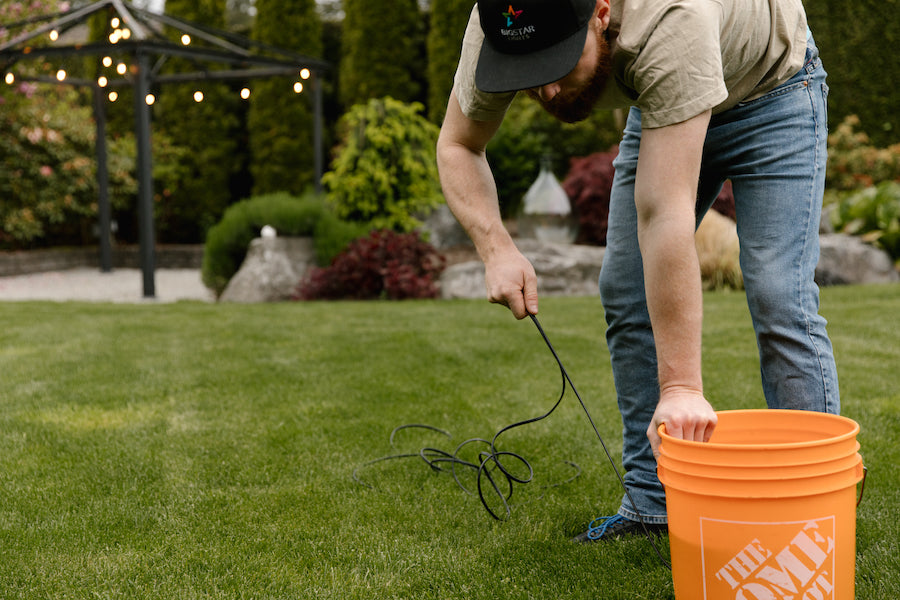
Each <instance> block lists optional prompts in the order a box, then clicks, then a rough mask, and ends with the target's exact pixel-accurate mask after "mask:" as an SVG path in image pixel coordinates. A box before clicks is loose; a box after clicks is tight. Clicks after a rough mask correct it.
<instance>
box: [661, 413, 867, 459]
mask: <svg viewBox="0 0 900 600" xmlns="http://www.w3.org/2000/svg"><path fill="white" fill-rule="evenodd" d="M761 413H765V414H767V415H772V416H774V415H778V416H777V418H782V417H785V418H787V417H791V416H795V417H796V416H797V415H798V414H802V415H803V416H804V417H808V418H813V419H825V420H831V421H838V422H842V423H844V424H846V425H848V426H849V430H848V431H846V432H844V433H841V434H838V435H835V436H832V437H828V438H824V439H820V440H807V441H804V442H780V443H768V444H733V443H731V444H727V443H721V442H695V441H694V440H683V439H679V438H675V437H672V436H671V435H669V434H668V433H666V425H665V423H663V424H661V425H660V426H659V428H658V430H657V431H658V433H659V436H660V437H661V438H662V439H663V441H665V442H667V443H672V444H674V445H680V446H686V447H692V448H701V447H702V448H706V449H709V450H728V451H730V452H759V451H761V450H769V451H771V450H790V449H801V448H815V447H820V446H823V445H827V444H835V443H840V442H843V441H846V440H847V439H849V438H855V437H856V435H857V434H858V433H859V423H857V422H856V421H854V420H853V419H850V418H849V417H845V416H843V415H834V414H831V413H823V412H814V411H806V410H795V409H780V408H779V409H739V410H722V411H716V415H717V416H719V417H722V416H725V417H726V418H729V417H741V416H747V415H759V414H761Z"/></svg>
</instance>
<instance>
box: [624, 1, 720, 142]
mask: <svg viewBox="0 0 900 600" xmlns="http://www.w3.org/2000/svg"><path fill="white" fill-rule="evenodd" d="M703 4H705V5H706V6H705V7H701V6H699V5H703ZM710 6H713V7H715V6H716V3H714V2H709V3H703V2H674V3H672V4H671V5H669V6H668V8H667V9H666V10H665V11H664V12H662V13H660V14H659V15H658V19H657V20H656V21H655V23H650V24H645V27H643V28H642V29H643V31H644V32H645V37H644V39H641V40H640V44H639V45H635V46H634V50H633V52H632V53H628V52H625V53H623V55H622V56H621V57H620V58H619V61H617V62H619V64H618V65H617V67H618V69H619V73H620V74H621V75H620V77H622V83H623V84H624V85H625V87H627V88H628V89H631V90H633V91H634V94H635V98H634V101H635V104H636V105H637V106H638V107H639V108H640V109H641V123H642V125H643V126H644V127H647V128H656V127H664V126H666V125H674V124H675V123H681V122H683V121H686V120H688V119H690V118H692V117H695V116H697V115H698V114H700V113H702V112H703V111H705V110H708V109H712V108H714V107H715V106H717V105H718V104H719V103H721V102H723V101H724V100H725V99H726V98H727V97H728V89H727V88H726V85H725V79H724V74H723V70H722V52H721V45H720V38H719V32H720V22H719V20H720V18H721V12H720V11H719V10H715V9H714V10H710ZM632 41H637V40H632Z"/></svg>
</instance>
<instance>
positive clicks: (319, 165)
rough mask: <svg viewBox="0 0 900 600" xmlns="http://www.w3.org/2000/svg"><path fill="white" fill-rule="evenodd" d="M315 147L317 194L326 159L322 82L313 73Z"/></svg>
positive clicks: (320, 187)
mask: <svg viewBox="0 0 900 600" xmlns="http://www.w3.org/2000/svg"><path fill="white" fill-rule="evenodd" d="M312 82H313V112H314V115H313V147H314V151H315V171H316V173H315V176H316V182H315V184H316V193H317V194H321V193H322V173H323V170H324V157H323V150H322V82H321V81H319V73H313V76H312Z"/></svg>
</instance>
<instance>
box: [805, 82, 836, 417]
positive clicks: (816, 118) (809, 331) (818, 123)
mask: <svg viewBox="0 0 900 600" xmlns="http://www.w3.org/2000/svg"><path fill="white" fill-rule="evenodd" d="M807 72H808V73H809V77H808V78H807V79H806V80H805V83H806V84H807V92H808V94H809V102H810V109H811V111H812V115H813V126H814V132H815V140H816V141H815V149H814V152H815V154H814V156H815V157H816V158H817V159H818V156H819V153H820V152H821V151H822V138H823V136H822V135H820V133H821V128H822V127H823V122H822V118H821V117H822V115H821V114H820V111H819V110H818V107H817V105H816V98H815V96H814V94H815V93H816V90H815V89H814V88H816V87H817V86H811V85H809V83H810V80H811V79H812V71H809V70H807ZM824 126H825V127H826V128H827V124H824ZM825 133H826V136H825V137H826V138H827V131H826V132H825ZM813 164H814V165H815V166H814V169H815V174H814V177H812V178H811V179H810V183H809V186H810V187H809V190H808V194H807V198H806V201H807V202H806V206H807V211H806V213H807V222H806V236H805V239H804V242H805V243H804V247H805V248H807V250H804V253H803V258H805V259H807V260H808V259H809V258H810V257H809V256H807V253H808V252H810V251H811V250H809V243H808V242H809V238H810V236H812V235H813V233H812V232H811V226H812V223H811V218H810V217H811V207H812V203H813V202H814V201H815V200H814V198H815V196H816V189H815V186H816V183H815V182H816V181H818V179H819V174H820V171H821V169H822V168H823V167H822V166H820V161H819V160H815V161H813ZM805 262H806V261H803V260H802V261H801V264H800V265H799V267H800V268H799V272H798V275H799V276H798V278H797V292H798V296H799V299H800V303H799V304H800V306H801V307H802V311H803V319H804V325H805V327H806V336H807V338H808V339H809V343H810V346H812V347H813V348H814V349H815V352H816V364H817V366H818V368H819V372H820V373H821V376H822V393H823V396H822V404H823V406H822V409H823V410H825V411H827V410H828V398H829V395H830V389H829V386H830V383H831V382H830V381H828V377H827V376H826V369H825V365H824V364H823V363H822V350H821V348H819V343H818V342H817V341H816V339H815V337H814V336H813V327H812V323H810V320H809V315H810V314H811V313H810V311H811V310H812V309H813V308H815V307H812V306H806V298H805V296H804V294H803V277H804V276H805V274H804V273H803V264H805ZM814 268H815V267H814ZM816 312H817V313H818V311H816Z"/></svg>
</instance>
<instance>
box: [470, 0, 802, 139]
mask: <svg viewBox="0 0 900 600" xmlns="http://www.w3.org/2000/svg"><path fill="white" fill-rule="evenodd" d="M609 37H610V41H611V48H612V65H613V77H614V79H615V82H616V83H617V84H618V85H614V84H613V82H612V80H611V81H610V84H609V85H608V87H607V91H606V93H605V94H604V97H603V98H601V100H600V104H599V108H616V107H623V106H629V105H634V106H637V107H638V108H640V109H641V117H642V121H641V122H642V125H643V127H648V128H653V127H663V126H666V125H672V124H675V123H680V122H682V121H685V120H687V119H690V118H691V117H694V116H696V115H698V114H700V113H701V112H703V111H704V110H707V109H712V112H713V114H716V113H720V112H723V111H725V110H728V109H729V108H732V107H734V106H735V105H736V104H738V103H739V102H743V101H746V100H752V99H753V98H757V97H759V96H761V95H763V94H765V93H766V92H768V91H770V90H772V89H773V88H775V87H777V86H778V85H779V84H781V83H783V82H785V81H787V80H788V79H790V78H791V77H792V76H793V75H794V74H795V73H796V72H797V71H798V70H799V69H800V67H802V66H803V59H804V56H805V53H806V37H807V28H806V13H805V11H804V9H803V4H802V0H611V15H610V26H609ZM483 38H484V34H483V32H482V31H481V26H480V24H479V19H478V8H477V7H476V8H475V9H474V10H473V11H472V14H471V16H470V18H469V24H468V27H467V28H466V33H465V38H464V39H463V48H462V56H461V58H460V61H459V66H458V68H457V71H456V77H455V79H454V90H455V91H456V97H457V99H458V100H459V104H460V107H461V108H462V111H463V114H465V115H466V116H468V117H469V118H471V119H475V120H479V121H492V120H497V119H500V118H502V117H503V115H504V114H505V112H506V109H507V108H508V107H509V104H510V102H512V100H513V98H514V97H515V94H516V93H515V92H511V93H503V94H491V93H486V92H482V91H480V90H478V89H476V88H475V66H476V64H477V63H478V54H479V52H480V49H481V43H482V40H483Z"/></svg>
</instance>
